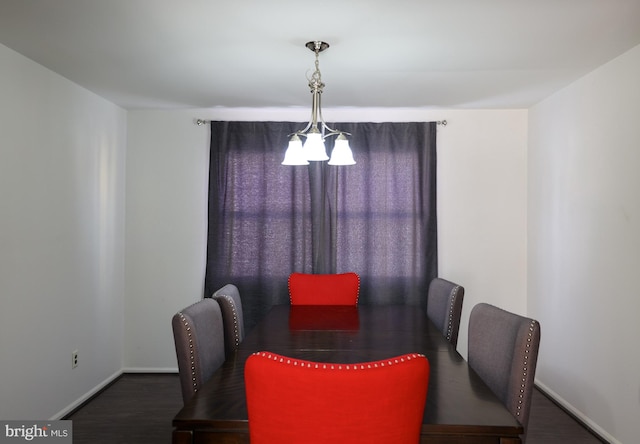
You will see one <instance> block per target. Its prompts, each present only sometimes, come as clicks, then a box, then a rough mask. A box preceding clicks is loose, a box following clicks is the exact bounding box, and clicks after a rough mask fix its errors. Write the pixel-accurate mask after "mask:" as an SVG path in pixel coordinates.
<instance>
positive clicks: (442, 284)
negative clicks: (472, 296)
mask: <svg viewBox="0 0 640 444" xmlns="http://www.w3.org/2000/svg"><path fill="white" fill-rule="evenodd" d="M463 300H464V287H462V286H460V285H458V284H454V283H453V282H449V281H447V280H445V279H440V278H435V279H433V280H432V281H431V284H429V293H428V295H427V316H429V319H431V322H433V323H434V324H435V325H436V326H437V327H438V329H439V330H440V331H441V332H442V334H443V335H444V337H445V338H446V339H447V341H449V342H451V344H453V346H454V347H456V346H457V345H458V332H459V331H460V316H461V315H462V301H463Z"/></svg>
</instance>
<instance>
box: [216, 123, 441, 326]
mask: <svg viewBox="0 0 640 444" xmlns="http://www.w3.org/2000/svg"><path fill="white" fill-rule="evenodd" d="M330 126H333V124H331V125H330ZM335 126H336V127H338V128H340V130H342V131H346V132H349V133H351V134H352V135H351V136H350V144H351V147H352V150H353V152H354V156H355V158H356V162H357V164H356V165H353V166H330V165H328V164H327V163H326V162H312V163H311V165H309V166H284V165H281V164H280V163H281V162H282V159H283V156H284V151H285V149H286V146H287V143H288V136H289V134H291V133H293V132H295V131H296V130H299V129H300V128H302V127H304V123H293V122H211V157H210V177H209V234H208V244H207V269H206V278H205V295H206V296H208V295H210V294H211V293H213V292H214V291H215V290H216V289H218V288H220V287H222V286H223V285H224V284H226V283H234V284H235V285H237V286H238V288H239V290H240V294H241V297H242V303H243V309H244V315H245V323H246V326H247V327H248V328H251V327H252V326H253V325H254V324H255V323H256V322H257V321H258V320H259V319H260V318H261V317H262V316H263V315H264V314H265V313H266V311H267V310H268V309H269V307H271V306H272V305H274V304H281V303H287V302H288V293H287V277H288V276H289V274H290V273H291V272H293V271H299V272H306V273H340V272H345V271H355V272H356V273H358V274H359V275H360V277H361V285H362V286H361V296H360V303H361V304H414V305H422V306H425V305H426V293H427V287H428V283H429V282H430V281H431V279H432V278H434V277H436V276H437V274H438V270H437V222H436V123H435V122H409V123H339V124H335ZM332 139H333V138H329V139H327V148H328V152H329V153H330V149H331V148H332V146H331V145H332V143H333V140H332Z"/></svg>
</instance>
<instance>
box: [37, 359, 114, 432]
mask: <svg viewBox="0 0 640 444" xmlns="http://www.w3.org/2000/svg"><path fill="white" fill-rule="evenodd" d="M121 374H122V370H120V371H117V372H115V373H113V374H112V375H111V376H109V377H108V378H107V379H105V380H104V381H102V382H101V383H100V384H98V385H96V386H95V387H94V388H93V389H91V390H89V391H88V392H87V393H85V394H84V395H82V396H81V397H79V398H78V399H76V400H75V401H73V402H72V403H71V404H69V405H68V406H66V407H65V408H63V409H62V410H60V411H59V412H58V413H56V414H55V415H53V416H52V417H51V418H49V420H50V421H55V420H58V419H62V418H64V417H65V416H66V415H68V414H69V413H71V412H73V411H74V410H75V409H77V408H78V407H80V406H81V405H82V404H83V403H84V402H86V401H87V400H89V399H91V397H92V396H94V395H95V394H96V393H98V392H100V391H101V390H102V389H104V388H105V387H106V386H108V385H109V384H111V383H112V382H113V381H115V380H116V379H117V378H118V377H119V376H120V375H121Z"/></svg>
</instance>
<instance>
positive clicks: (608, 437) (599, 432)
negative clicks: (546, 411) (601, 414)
mask: <svg viewBox="0 0 640 444" xmlns="http://www.w3.org/2000/svg"><path fill="white" fill-rule="evenodd" d="M535 385H536V387H538V388H539V389H540V391H542V392H543V393H544V394H545V395H547V396H548V397H549V398H551V399H553V401H555V402H556V403H558V404H559V405H561V406H562V408H563V409H565V410H566V411H568V412H569V413H571V414H572V415H573V416H575V417H576V419H578V421H580V422H582V423H583V424H584V425H586V426H587V427H588V428H589V429H591V431H592V432H593V433H595V434H596V435H598V436H599V437H600V438H601V439H603V440H605V441H606V442H608V443H610V444H622V443H621V442H620V441H618V440H617V439H615V438H614V437H613V436H611V435H610V434H609V433H608V432H607V431H606V430H604V429H603V428H602V427H600V426H599V425H598V424H596V423H595V422H593V421H592V420H591V419H590V418H589V417H588V416H586V415H585V414H584V413H583V412H581V411H580V410H578V409H576V408H575V407H574V406H572V405H571V404H570V403H568V402H567V401H566V400H565V399H563V398H562V397H561V396H560V395H558V394H557V393H556V392H554V391H553V390H551V389H550V388H549V387H547V386H546V385H544V384H543V383H542V382H540V381H538V380H537V379H536V381H535Z"/></svg>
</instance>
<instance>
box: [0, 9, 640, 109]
mask: <svg viewBox="0 0 640 444" xmlns="http://www.w3.org/2000/svg"><path fill="white" fill-rule="evenodd" d="M310 40H323V41H326V42H328V43H329V44H330V45H331V46H330V48H329V49H327V50H326V51H324V52H322V53H321V54H320V69H321V72H322V80H323V81H324V83H325V84H326V86H325V89H324V94H323V106H325V107H376V108H377V107H394V108H405V107H411V108H416V107H418V108H460V109H473V108H526V107H529V106H531V105H532V104H534V103H536V102H538V101H539V100H541V99H543V98H545V97H547V96H549V95H550V94H552V93H553V92H554V91H557V90H558V89H560V88H562V87H564V86H566V85H568V84H570V83H571V82H573V81H575V80H576V79H578V78H579V77H581V76H583V75H584V74H586V73H588V72H590V71H592V70H593V69H595V68H596V67H598V66H600V65H602V64H604V63H606V62H608V61H609V60H611V59H613V58H615V57H616V56H618V55H620V54H622V53H623V52H625V51H627V50H629V49H631V48H633V47H634V46H636V45H638V44H640V1H638V0H538V1H526V0H483V1H479V0H395V1H389V0H348V1H347V0H340V1H337V0H324V1H322V2H316V3H310V2H303V1H300V0H270V1H267V0H235V1H231V0H227V1H220V0H0V43H1V44H3V45H5V46H7V47H9V48H12V49H13V50H15V51H17V52H19V53H21V54H23V55H24V56H26V57H28V58H30V59H32V60H34V61H36V62H37V63H39V64H41V65H43V66H45V67H47V68H49V69H51V70H52V71H55V72H57V73H59V74H60V75H62V76H64V77H66V78H68V79H69V80H71V81H73V82H75V83H77V84H79V85H81V86H83V87H85V88H87V89H89V90H91V91H94V92H95V93H97V94H99V95H100V96H102V97H104V98H106V99H107V100H109V101H111V102H113V103H116V104H118V105H120V106H122V107H124V108H126V109H149V108H151V109H180V108H211V107H251V108H260V107H290V106H292V107H297V106H309V105H310V101H311V98H310V94H309V89H308V87H307V77H308V76H309V75H311V73H312V72H313V68H314V54H313V52H311V51H310V50H308V49H307V48H306V47H305V43H306V42H308V41H310ZM0 69H1V67H0Z"/></svg>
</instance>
